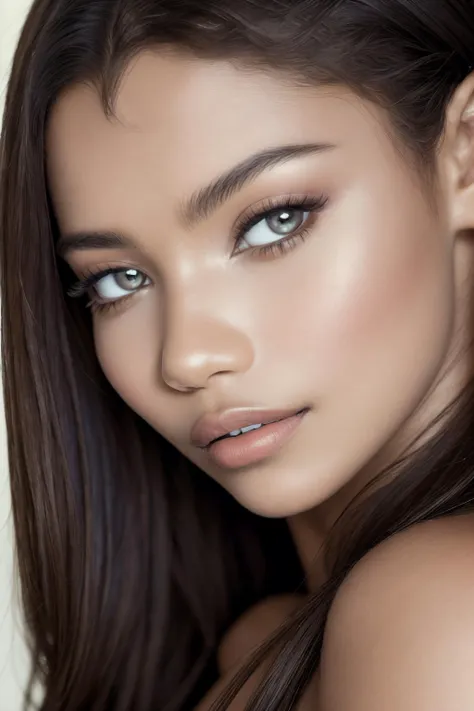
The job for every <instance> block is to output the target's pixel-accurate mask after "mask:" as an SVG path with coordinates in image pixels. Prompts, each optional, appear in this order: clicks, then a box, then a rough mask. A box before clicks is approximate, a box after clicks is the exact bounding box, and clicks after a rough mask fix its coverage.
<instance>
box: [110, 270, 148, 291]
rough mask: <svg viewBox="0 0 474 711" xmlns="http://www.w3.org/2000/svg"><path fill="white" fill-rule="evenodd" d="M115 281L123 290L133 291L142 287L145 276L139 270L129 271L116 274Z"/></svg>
mask: <svg viewBox="0 0 474 711" xmlns="http://www.w3.org/2000/svg"><path fill="white" fill-rule="evenodd" d="M115 279H116V281H117V284H118V285H119V286H120V288H121V289H127V290H129V291H133V290H134V289H137V288H138V287H139V286H141V283H142V282H143V274H142V273H141V272H139V271H138V270H137V269H127V271H124V272H118V273H117V274H115ZM135 282H138V283H135Z"/></svg>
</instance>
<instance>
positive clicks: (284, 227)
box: [266, 210, 304, 235]
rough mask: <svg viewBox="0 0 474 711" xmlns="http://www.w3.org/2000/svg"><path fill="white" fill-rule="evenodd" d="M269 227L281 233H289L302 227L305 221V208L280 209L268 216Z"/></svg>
mask: <svg viewBox="0 0 474 711" xmlns="http://www.w3.org/2000/svg"><path fill="white" fill-rule="evenodd" d="M266 222H267V225H268V226H269V228H270V229H271V230H272V231H273V232H276V233H277V234H280V235H287V234H289V233H290V232H294V231H295V230H297V229H298V227H301V225H302V224H303V222H304V212H303V210H279V211H278V212H275V213H273V214H272V215H269V216H268V217H267V218H266Z"/></svg>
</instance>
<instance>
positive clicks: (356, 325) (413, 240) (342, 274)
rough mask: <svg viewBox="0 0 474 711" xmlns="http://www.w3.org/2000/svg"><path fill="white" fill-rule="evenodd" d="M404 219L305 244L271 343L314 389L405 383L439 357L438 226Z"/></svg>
mask: <svg viewBox="0 0 474 711" xmlns="http://www.w3.org/2000/svg"><path fill="white" fill-rule="evenodd" d="M414 218H415V216H414V215H413V214H409V215H407V217H406V219H405V220H402V219H401V218H400V219H398V220H397V221H394V222H393V223H392V224H385V223H379V221H378V220H377V217H376V216H375V217H374V218H373V219H365V220H361V219H359V221H358V222H354V224H357V225H358V226H357V227H356V228H354V227H352V228H350V229H348V227H347V225H343V224H338V225H336V224H334V225H332V227H331V230H330V232H329V228H328V232H327V233H326V232H325V234H324V240H326V238H328V242H327V243H325V244H324V245H322V246H321V244H317V241H315V242H314V243H312V244H311V245H308V250H307V251H306V252H305V258H304V260H302V263H301V266H300V269H299V273H298V279H295V281H294V283H293V284H292V285H291V289H290V293H292V294H293V295H294V296H293V297H292V299H291V301H292V306H293V308H292V309H291V315H290V317H287V318H286V319H285V323H286V326H285V329H284V334H283V335H284V337H283V338H282V339H281V343H280V347H281V349H282V352H283V356H284V360H286V362H295V363H297V364H298V365H299V367H301V368H302V369H305V375H306V378H311V381H312V383H314V392H315V393H316V396H317V394H318V393H319V394H320V395H321V397H323V396H324V393H325V392H331V395H333V394H336V393H337V392H338V391H339V392H340V393H341V394H343V393H344V392H346V393H347V392H348V390H353V389H354V388H356V389H360V388H361V387H362V388H363V387H364V386H363V384H362V383H360V382H359V383H358V382H357V381H358V380H361V379H362V380H363V381H364V382H365V383H367V384H369V383H371V384H372V388H374V387H377V388H378V387H380V388H382V390H383V388H384V387H386V386H387V384H388V385H391V384H392V385H395V387H397V386H401V385H403V382H405V383H406V387H407V388H410V387H414V386H415V385H416V382H415V381H416V379H417V378H420V379H423V378H424V377H430V376H431V374H432V370H433V369H435V368H436V367H437V366H438V364H439V361H440V359H441V358H442V357H443V356H444V353H445V349H446V347H447V342H448V340H449V334H450V331H451V328H452V322H453V315H454V314H453V312H454V283H453V274H452V268H451V266H450V265H451V261H450V255H449V254H448V252H447V247H446V240H445V238H444V237H443V235H442V234H440V228H439V226H438V227H436V226H435V225H433V222H432V220H431V219H430V218H429V216H428V215H424V216H422V215H417V216H416V219H414ZM331 235H332V236H333V237H334V242H333V243H331V242H330V240H331ZM336 239H337V242H336ZM303 262H304V263H303ZM289 286H290V285H289Z"/></svg>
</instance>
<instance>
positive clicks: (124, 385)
mask: <svg viewBox="0 0 474 711" xmlns="http://www.w3.org/2000/svg"><path fill="white" fill-rule="evenodd" d="M137 301H139V300H137ZM160 332H161V324H160V314H159V309H158V308H157V305H156V302H155V300H154V299H152V298H144V299H142V300H141V302H138V303H134V304H133V305H132V306H131V307H130V308H125V310H124V311H123V312H121V313H117V314H112V315H111V316H109V315H107V314H106V315H105V316H104V317H99V318H96V319H95V320H94V341H95V348H96V353H97V358H98V360H99V363H100V365H101V368H102V370H103V371H104V374H105V376H106V378H107V379H108V381H109V382H110V384H111V385H112V387H113V388H114V389H115V390H116V391H117V392H118V394H119V395H120V397H121V398H122V399H123V400H124V401H125V402H126V403H127V404H128V405H129V406H130V407H131V408H132V409H133V410H135V411H136V412H138V413H140V415H142V416H143V417H144V418H145V419H148V417H149V416H150V417H151V414H152V413H151V408H152V407H153V404H154V403H155V409H156V400H155V399H154V398H150V392H151V391H152V389H153V388H155V389H156V387H157V386H158V384H159V382H160V380H159V372H158V368H159V361H158V354H159V348H160V343H159V338H160Z"/></svg>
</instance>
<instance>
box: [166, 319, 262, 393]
mask: <svg viewBox="0 0 474 711" xmlns="http://www.w3.org/2000/svg"><path fill="white" fill-rule="evenodd" d="M174 315H175V318H174V319H173V323H172V324H171V323H169V324H168V328H167V329H166V334H165V337H164V341H163V346H162V353H161V373H162V378H163V380H164V382H165V383H166V384H167V385H168V387H170V388H172V389H173V390H177V391H179V392H191V391H193V390H200V389H202V388H205V387H207V386H208V385H209V381H210V380H211V379H212V378H213V377H214V376H216V375H220V374H224V373H227V374H232V373H242V372H245V371H246V370H248V369H249V368H250V366H251V365H252V363H253V360H254V351H253V347H252V343H251V341H250V339H249V337H248V336H247V335H246V334H245V333H243V332H242V331H241V330H239V329H238V328H236V327H234V326H232V325H231V324H229V323H228V322H227V321H225V320H218V319H217V318H211V317H209V316H204V315H202V314H199V315H198V314H196V313H193V314H189V315H188V317H183V315H182V314H181V317H180V318H176V314H174Z"/></svg>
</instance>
